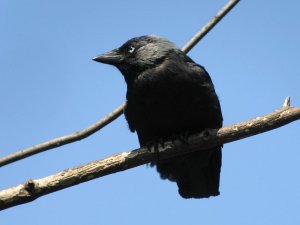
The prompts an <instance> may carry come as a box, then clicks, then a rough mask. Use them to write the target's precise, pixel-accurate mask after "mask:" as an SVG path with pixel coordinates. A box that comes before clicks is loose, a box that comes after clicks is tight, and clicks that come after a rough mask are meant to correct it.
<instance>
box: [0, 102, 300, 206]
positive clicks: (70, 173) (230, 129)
mask: <svg viewBox="0 0 300 225" xmlns="http://www.w3.org/2000/svg"><path fill="white" fill-rule="evenodd" d="M298 119H300V107H290V106H289V98H287V99H286V100H285V103H284V105H283V106H282V108H280V109H279V110H276V111H274V112H272V113H270V114H267V115H264V116H260V117H257V118H255V119H251V120H248V121H245V122H241V123H237V124H234V125H231V126H227V127H223V128H221V129H208V130H205V131H204V132H202V133H200V134H197V135H193V136H190V137H189V141H188V142H189V144H184V143H182V142H180V141H174V142H167V143H165V146H164V147H162V146H160V147H159V158H160V159H164V158H170V157H172V156H175V155H181V154H187V153H190V152H193V151H201V150H204V149H207V148H210V147H213V146H216V145H220V144H225V143H229V142H232V141H237V140H240V139H242V138H246V137H249V136H253V135H256V134H259V133H262V132H266V131H269V130H272V129H275V128H278V127H280V126H284V125H286V124H288V123H290V122H293V121H295V120H298ZM156 154H157V153H154V152H153V151H149V150H148V149H146V148H140V149H136V150H133V151H130V152H123V153H119V154H116V155H113V156H111V157H108V158H106V159H102V160H98V161H94V162H91V163H88V164H86V165H83V166H78V167H75V168H71V169H67V170H64V171H61V172H59V173H57V174H54V175H51V176H48V177H45V178H42V179H36V180H31V179H30V180H28V181H27V182H25V183H23V184H20V185H18V186H15V187H11V188H8V189H6V190H2V191H0V210H3V209H6V208H9V207H13V206H16V205H20V204H23V203H27V202H31V201H33V200H35V199H36V198H38V197H40V196H43V195H46V194H49V193H52V192H55V191H58V190H61V189H64V188H68V187H71V186H74V185H77V184H79V183H83V182H86V181H89V180H92V179H95V178H98V177H102V176H105V175H108V174H112V173H116V172H120V171H123V170H126V169H130V168H133V167H136V166H140V165H142V164H145V163H149V162H151V161H155V160H157V155H156Z"/></svg>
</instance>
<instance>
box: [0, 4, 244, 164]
mask: <svg viewBox="0 0 300 225" xmlns="http://www.w3.org/2000/svg"><path fill="white" fill-rule="evenodd" d="M239 1H240V0H230V1H228V3H227V4H226V5H225V6H224V7H223V8H222V9H221V10H220V11H219V12H218V13H217V14H216V15H215V16H214V17H213V18H212V19H211V20H210V21H209V22H208V23H207V24H206V25H205V26H204V27H203V28H202V29H201V30H199V31H198V32H197V33H196V34H195V35H194V36H193V37H192V38H191V40H190V41H188V42H187V43H186V45H185V46H184V47H183V48H182V51H184V52H186V53H187V52H189V51H190V50H191V49H192V48H193V47H194V46H195V45H196V44H197V43H198V42H199V41H200V40H201V39H202V38H203V37H204V36H205V35H206V34H207V33H208V32H209V31H210V30H211V29H212V28H213V27H214V26H215V25H216V24H217V23H218V22H219V21H220V20H221V19H222V18H223V17H224V16H225V15H226V14H227V13H228V12H229V11H230V10H231V9H232V8H233V7H234V6H235V5H236V4H237V3H238V2H239ZM124 106H125V103H123V104H122V105H120V106H119V107H118V108H116V109H115V110H114V111H112V112H111V113H109V114H108V115H107V116H105V117H104V118H102V119H100V120H99V121H97V122H96V123H95V124H92V125H91V126H89V127H87V128H86V129H84V130H82V131H78V132H74V133H72V134H69V135H65V136H62V137H58V138H54V139H52V140H49V141H46V142H44V143H41V144H37V145H34V146H32V147H29V148H25V149H23V150H20V151H18V152H15V153H12V154H10V155H7V156H5V157H2V158H0V167H1V166H5V165H7V164H10V163H13V162H15V161H18V160H21V159H24V158H26V157H29V156H31V155H34V154H37V153H41V152H44V151H47V150H50V149H53V148H57V147H60V146H63V145H66V144H69V143H72V142H75V141H79V140H81V139H83V138H86V137H88V136H90V135H92V134H93V133H95V132H97V131H99V130H100V129H102V128H103V127H105V126H106V125H107V124H109V123H111V122H112V121H114V120H115V119H117V118H118V117H119V116H120V115H122V113H123V109H124Z"/></svg>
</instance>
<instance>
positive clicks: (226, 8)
mask: <svg viewBox="0 0 300 225" xmlns="http://www.w3.org/2000/svg"><path fill="white" fill-rule="evenodd" d="M238 2H239V0H230V1H229V2H228V3H227V4H226V5H225V6H224V7H223V8H222V9H221V10H220V11H219V12H218V13H217V14H216V15H215V16H214V17H213V18H212V19H211V20H210V21H209V22H208V23H207V24H206V25H205V26H204V27H203V28H202V29H201V30H199V31H198V32H197V33H196V34H195V35H194V36H193V37H192V38H191V40H190V41H189V42H188V43H186V45H185V46H184V47H183V48H182V51H184V52H189V51H190V50H191V49H192V48H193V47H194V46H195V45H196V44H197V43H198V42H199V41H200V40H201V39H202V38H203V37H204V36H205V35H206V34H207V33H208V32H209V31H210V30H211V29H212V28H213V27H214V26H215V25H216V24H217V23H218V22H219V21H220V20H221V19H222V18H223V17H224V16H225V15H226V14H227V13H228V12H229V11H230V10H231V9H232V8H233V7H234V6H235V5H236V4H237V3H238Z"/></svg>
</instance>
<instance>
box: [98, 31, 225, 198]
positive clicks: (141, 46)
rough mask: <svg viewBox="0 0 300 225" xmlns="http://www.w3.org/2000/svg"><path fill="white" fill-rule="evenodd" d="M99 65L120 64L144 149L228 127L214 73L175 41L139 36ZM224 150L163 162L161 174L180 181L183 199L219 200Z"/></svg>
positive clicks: (131, 118) (129, 114)
mask: <svg viewBox="0 0 300 225" xmlns="http://www.w3.org/2000/svg"><path fill="white" fill-rule="evenodd" d="M94 60H95V61H98V62H102V63H106V64H111V65H114V66H116V67H117V68H118V69H119V70H120V71H121V73H122V74H123V76H124V78H125V81H126V83H127V94H126V98H127V104H126V108H125V111H124V113H125V117H126V120H127V121H128V125H129V129H130V130H131V131H132V132H134V131H136V132H137V135H138V138H139V142H140V146H148V144H149V143H150V144H151V143H157V141H158V140H170V139H173V138H174V137H180V136H182V135H185V134H189V135H191V134H194V133H198V132H201V131H203V130H205V129H206V128H220V127H221V126H222V120H223V119H222V113H221V107H220V103H219V100H218V97H217V95H216V92H215V89H214V85H213V83H212V80H211V78H210V76H209V74H208V73H207V71H206V70H205V69H204V67H202V66H200V65H198V64H196V63H195V62H194V61H193V60H192V59H191V58H190V57H188V56H187V55H186V54H185V53H184V52H182V51H181V50H180V49H179V48H177V47H176V46H175V44H173V43H172V42H170V41H168V40H166V39H164V38H161V37H158V36H152V35H151V36H141V37H136V38H133V39H131V40H129V41H127V42H126V43H125V44H123V45H122V46H121V47H120V48H117V49H115V50H112V51H110V52H107V53H105V54H102V55H99V56H97V57H95V58H94ZM221 148H222V146H218V147H214V148H211V149H208V150H205V151H199V152H194V153H191V154H187V155H183V156H176V157H173V158H170V159H166V160H159V161H157V162H156V163H155V164H156V167H157V171H158V172H159V173H160V176H161V178H162V179H169V180H171V181H175V182H177V185H178V188H179V190H178V191H179V194H180V195H181V196H182V197H183V198H207V197H210V196H216V195H219V180H220V170H221ZM153 164H154V163H153ZM153 164H152V165H153Z"/></svg>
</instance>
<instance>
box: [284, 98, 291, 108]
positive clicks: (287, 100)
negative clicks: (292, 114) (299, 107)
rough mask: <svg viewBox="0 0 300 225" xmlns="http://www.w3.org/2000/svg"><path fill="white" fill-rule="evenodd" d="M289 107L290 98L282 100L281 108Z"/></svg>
mask: <svg viewBox="0 0 300 225" xmlns="http://www.w3.org/2000/svg"><path fill="white" fill-rule="evenodd" d="M290 106H291V98H290V96H287V97H286V98H285V99H284V103H283V105H282V107H290Z"/></svg>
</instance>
